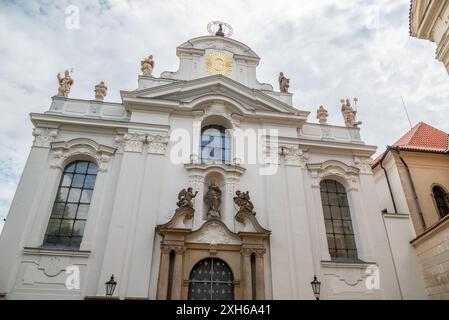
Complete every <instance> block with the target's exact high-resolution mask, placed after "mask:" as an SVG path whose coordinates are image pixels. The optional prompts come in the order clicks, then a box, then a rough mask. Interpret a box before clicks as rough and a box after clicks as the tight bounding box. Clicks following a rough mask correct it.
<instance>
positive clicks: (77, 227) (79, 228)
mask: <svg viewBox="0 0 449 320" xmlns="http://www.w3.org/2000/svg"><path fill="white" fill-rule="evenodd" d="M85 225H86V221H84V220H77V221H75V224H74V227H73V235H74V236H82V235H83V233H84V226H85Z"/></svg>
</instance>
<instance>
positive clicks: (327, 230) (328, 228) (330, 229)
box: [324, 220, 334, 233]
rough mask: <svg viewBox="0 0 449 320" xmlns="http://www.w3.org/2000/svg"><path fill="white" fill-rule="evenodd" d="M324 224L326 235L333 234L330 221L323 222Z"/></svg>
mask: <svg viewBox="0 0 449 320" xmlns="http://www.w3.org/2000/svg"><path fill="white" fill-rule="evenodd" d="M324 224H325V226H326V232H327V233H333V232H334V231H333V228H332V220H324Z"/></svg>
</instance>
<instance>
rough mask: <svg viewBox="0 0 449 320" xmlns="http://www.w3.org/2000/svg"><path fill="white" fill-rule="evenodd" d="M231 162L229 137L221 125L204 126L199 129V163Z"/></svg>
mask: <svg viewBox="0 0 449 320" xmlns="http://www.w3.org/2000/svg"><path fill="white" fill-rule="evenodd" d="M212 162H220V163H225V164H229V163H230V162H231V138H230V136H229V135H228V134H227V133H226V129H225V128H224V127H222V126H216V125H211V126H206V127H204V128H203V129H202V130H201V163H205V164H208V163H212Z"/></svg>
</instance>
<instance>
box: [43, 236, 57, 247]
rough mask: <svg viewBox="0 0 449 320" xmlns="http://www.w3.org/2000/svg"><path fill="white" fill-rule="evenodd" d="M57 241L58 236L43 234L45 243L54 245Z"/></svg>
mask: <svg viewBox="0 0 449 320" xmlns="http://www.w3.org/2000/svg"><path fill="white" fill-rule="evenodd" d="M57 241H58V237H56V236H45V241H44V242H45V244H51V245H55V244H56V242H57Z"/></svg>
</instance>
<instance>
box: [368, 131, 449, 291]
mask: <svg viewBox="0 0 449 320" xmlns="http://www.w3.org/2000/svg"><path fill="white" fill-rule="evenodd" d="M373 172H374V179H375V181H376V187H377V191H378V194H379V199H380V203H381V206H382V208H383V209H384V216H385V217H387V218H389V219H411V224H412V225H413V230H414V232H412V233H410V232H408V233H407V232H406V231H405V230H404V232H402V233H401V236H402V237H404V236H406V237H405V238H404V239H403V241H409V242H410V244H411V246H410V248H408V249H407V250H409V251H410V249H411V248H412V247H413V248H414V249H415V251H416V255H417V257H418V259H419V262H420V265H421V271H422V273H423V276H424V280H425V283H426V290H427V293H428V295H429V296H430V297H432V298H435V299H449V193H448V192H449V151H448V134H447V133H446V132H443V131H441V130H438V129H436V128H433V127H431V126H429V125H428V124H426V123H423V122H420V123H419V124H417V125H416V126H415V127H414V128H412V129H411V130H410V131H409V132H407V133H406V134H405V135H404V136H403V137H401V138H400V139H399V140H398V141H396V142H395V143H394V144H392V145H391V146H389V147H387V149H386V151H385V152H384V153H383V154H381V155H380V156H379V157H378V158H377V159H376V160H375V162H374V163H373ZM394 236H399V234H396V235H394V233H391V237H394Z"/></svg>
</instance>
